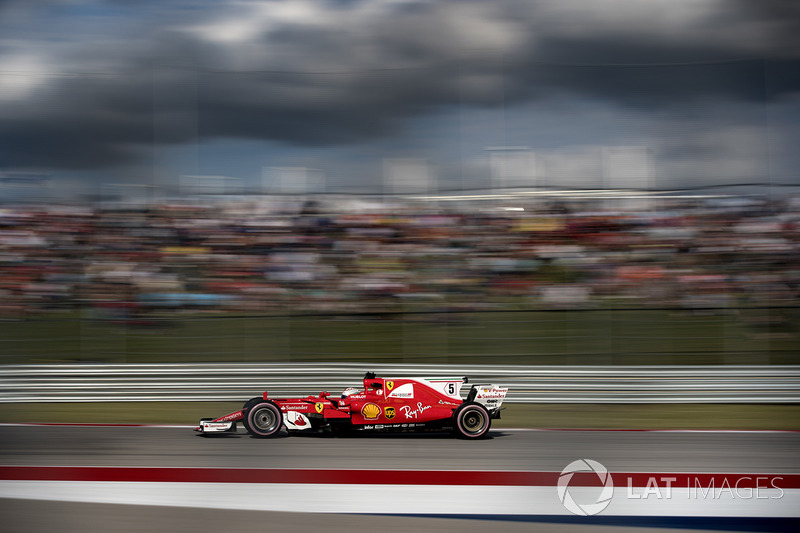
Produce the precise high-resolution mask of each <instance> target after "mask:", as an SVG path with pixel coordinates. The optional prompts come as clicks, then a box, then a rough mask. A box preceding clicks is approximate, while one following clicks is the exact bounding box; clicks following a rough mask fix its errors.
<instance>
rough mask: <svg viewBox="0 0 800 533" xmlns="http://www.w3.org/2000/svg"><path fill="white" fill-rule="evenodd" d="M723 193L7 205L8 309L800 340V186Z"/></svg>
mask: <svg viewBox="0 0 800 533" xmlns="http://www.w3.org/2000/svg"><path fill="white" fill-rule="evenodd" d="M706 192H707V191H702V192H696V193H691V194H680V193H674V192H672V193H661V194H659V193H655V194H654V193H644V192H641V191H638V192H637V191H609V190H604V191H578V190H575V191H554V190H517V189H509V190H504V191H499V192H498V191H497V190H492V191H485V192H474V193H470V194H466V193H464V192H459V193H454V194H438V195H425V196H422V195H418V196H399V195H396V196H389V197H387V196H354V195H316V196H308V195H264V196H253V195H250V196H236V195H195V196H193V197H190V198H179V199H169V200H163V199H161V200H156V199H154V198H150V199H149V201H146V202H145V201H140V202H130V201H124V199H117V200H113V201H109V200H108V199H105V201H99V202H91V203H90V202H84V203H82V204H76V203H74V202H73V203H70V204H69V205H58V204H48V205H42V204H37V203H32V202H27V203H17V204H7V205H4V206H3V207H2V209H0V318H3V319H5V321H6V322H8V321H9V320H11V321H13V320H16V319H21V318H27V319H32V318H35V317H53V316H61V317H66V316H78V317H80V318H81V319H91V320H98V319H101V320H109V321H114V322H116V323H119V324H128V325H136V324H149V323H152V322H153V321H157V320H162V319H169V318H170V317H176V316H180V317H182V318H183V319H185V318H186V317H188V316H198V317H206V318H207V317H208V316H210V315H211V314H213V315H214V316H217V315H226V314H228V315H230V314H234V315H242V316H250V317H252V316H272V315H285V314H287V313H290V314H320V315H328V316H336V315H338V316H347V315H355V314H357V315H363V314H367V315H369V314H375V316H382V317H386V316H390V315H394V314H399V315H408V314H409V313H434V314H438V315H442V314H446V315H447V316H449V317H451V318H452V317H454V316H457V314H458V313H466V312H479V311H481V312H483V311H519V310H534V311H535V310H539V311H541V310H556V309H557V310H565V309H569V310H598V309H611V310H613V309H627V310H631V309H654V308H655V309H662V310H688V311H691V312H692V313H694V314H700V313H704V314H708V313H740V312H741V311H743V310H748V309H788V310H789V311H788V314H787V313H786V312H784V313H778V314H776V313H771V314H770V313H766V315H764V314H759V315H757V316H751V318H749V320H751V321H755V322H757V321H759V320H767V321H771V322H775V321H776V316H777V317H779V319H777V320H778V321H779V322H780V323H779V324H777V326H775V324H770V329H768V330H767V333H768V334H769V335H770V336H772V337H777V338H779V339H780V340H781V341H785V342H788V343H789V346H792V345H794V346H796V345H797V342H798V341H797V335H798V331H797V330H796V328H797V320H796V312H795V311H796V308H795V306H796V305H797V299H798V288H799V285H798V283H800V268H798V265H800V262H799V261H798V258H799V256H800V197H794V198H792V197H784V198H781V199H778V200H776V199H774V198H765V197H753V196H734V195H722V194H706ZM643 200H644V203H643ZM76 313H77V314H76ZM764 316H766V318H764ZM787 317H789V318H787ZM773 326H775V327H773Z"/></svg>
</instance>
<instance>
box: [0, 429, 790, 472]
mask: <svg viewBox="0 0 800 533" xmlns="http://www.w3.org/2000/svg"><path fill="white" fill-rule="evenodd" d="M581 458H590V459H594V460H596V461H599V462H601V463H602V464H604V465H605V466H606V467H607V468H608V469H609V470H610V471H614V472H625V471H643V472H774V473H785V474H790V473H800V432H671V431H526V430H505V431H504V430H492V432H491V434H490V438H488V439H485V440H479V441H464V440H459V439H454V438H451V437H450V436H449V435H439V434H422V435H377V436H356V437H351V438H333V437H320V436H310V435H309V436H292V437H289V436H285V437H278V438H274V439H268V440H262V439H256V438H252V437H250V436H249V435H248V434H247V433H245V431H244V429H243V428H239V432H238V433H236V434H232V435H225V434H221V435H215V436H211V437H201V436H199V435H197V434H196V433H194V432H193V431H192V430H191V429H189V428H172V427H91V426H89V427H75V426H0V464H3V465H28V466H35V465H43V466H89V465H91V466H172V467H226V468H347V469H351V468H352V469H435V470H544V471H548V470H549V471H561V470H562V469H563V468H564V467H565V466H566V465H567V464H569V463H570V462H572V461H574V460H576V459H581Z"/></svg>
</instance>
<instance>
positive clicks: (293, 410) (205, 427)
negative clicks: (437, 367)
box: [196, 373, 508, 437]
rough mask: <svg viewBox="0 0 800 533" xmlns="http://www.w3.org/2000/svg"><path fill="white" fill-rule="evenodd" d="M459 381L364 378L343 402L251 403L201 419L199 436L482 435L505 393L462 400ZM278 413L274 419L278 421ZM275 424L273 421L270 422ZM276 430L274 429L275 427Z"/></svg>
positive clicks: (494, 390) (492, 391) (484, 390)
mask: <svg viewBox="0 0 800 533" xmlns="http://www.w3.org/2000/svg"><path fill="white" fill-rule="evenodd" d="M466 381H467V379H466V378H464V379H463V380H462V379H441V380H427V379H421V378H394V379H387V378H379V377H376V376H375V375H374V374H371V373H367V375H366V376H365V378H364V381H363V384H364V388H363V389H362V390H358V391H355V392H354V393H353V394H350V395H348V396H346V397H331V395H330V394H329V393H327V392H321V393H320V394H319V396H307V397H305V398H269V396H268V394H267V393H266V392H265V393H264V394H263V396H262V397H261V398H253V399H252V400H249V401H248V402H247V403H245V405H244V407H243V408H242V409H241V410H239V411H236V412H233V413H230V414H228V415H225V416H223V417H220V418H216V419H203V420H202V421H201V423H200V426H198V427H197V428H196V431H199V432H201V433H203V434H206V433H215V432H225V431H235V429H236V423H237V422H241V423H242V424H243V425H244V426H245V428H246V429H247V430H248V432H250V433H251V434H253V435H254V436H259V437H269V436H273V435H275V434H276V433H277V432H278V430H280V428H281V427H285V428H286V429H287V430H288V431H289V432H290V433H292V432H296V431H305V430H309V429H316V430H331V431H333V432H338V433H343V432H346V431H351V430H375V431H381V430H383V431H419V430H429V429H454V430H456V433H457V434H460V435H462V436H465V437H479V436H483V435H485V433H486V431H488V429H489V427H490V425H491V419H492V418H499V417H500V405H501V404H502V401H503V398H505V395H506V393H507V391H508V389H504V388H500V387H498V386H496V385H473V386H472V388H471V390H470V392H469V395H468V396H467V399H466V400H464V399H462V398H461V396H460V389H461V385H462V384H463V383H465V382H466ZM278 413H279V415H278ZM276 417H277V418H280V420H279V421H276V420H275V418H276ZM276 424H277V427H276Z"/></svg>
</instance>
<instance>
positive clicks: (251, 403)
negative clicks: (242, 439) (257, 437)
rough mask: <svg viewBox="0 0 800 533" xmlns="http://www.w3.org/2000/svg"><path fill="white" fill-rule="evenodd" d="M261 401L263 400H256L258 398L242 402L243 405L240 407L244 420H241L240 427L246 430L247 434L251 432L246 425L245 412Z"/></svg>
mask: <svg viewBox="0 0 800 533" xmlns="http://www.w3.org/2000/svg"><path fill="white" fill-rule="evenodd" d="M263 401H264V399H263V398H258V397H256V398H250V399H249V400H247V401H246V402H244V405H243V406H242V413H244V418H243V419H242V425H243V426H244V429H246V430H247V432H248V433H252V431H250V426H249V425H247V410H248V409H250V408H251V407H253V406H254V405H256V404H259V403H261V402H263Z"/></svg>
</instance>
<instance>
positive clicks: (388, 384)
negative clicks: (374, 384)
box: [386, 381, 394, 392]
mask: <svg viewBox="0 0 800 533" xmlns="http://www.w3.org/2000/svg"><path fill="white" fill-rule="evenodd" d="M393 388H394V381H387V382H386V390H388V391H389V392H391V391H392V389H393Z"/></svg>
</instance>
